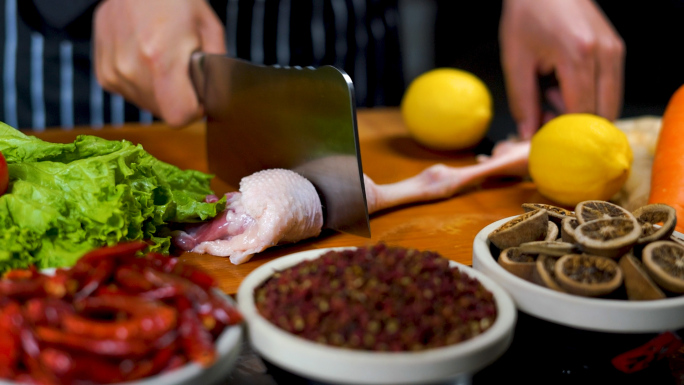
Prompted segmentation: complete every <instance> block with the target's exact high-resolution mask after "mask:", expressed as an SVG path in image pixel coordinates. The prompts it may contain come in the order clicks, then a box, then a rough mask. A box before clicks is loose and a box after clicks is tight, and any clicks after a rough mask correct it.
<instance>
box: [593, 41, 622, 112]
mask: <svg viewBox="0 0 684 385" xmlns="http://www.w3.org/2000/svg"><path fill="white" fill-rule="evenodd" d="M623 77H624V43H623V42H622V40H621V39H620V38H617V39H616V40H611V41H610V42H608V43H606V46H605V47H604V49H602V50H601V53H600V55H599V58H598V78H597V90H596V97H597V106H596V108H597V113H598V114H599V115H601V116H603V117H605V118H606V119H609V120H615V119H617V118H618V116H619V115H620V108H621V106H622V98H623V88H622V87H623Z"/></svg>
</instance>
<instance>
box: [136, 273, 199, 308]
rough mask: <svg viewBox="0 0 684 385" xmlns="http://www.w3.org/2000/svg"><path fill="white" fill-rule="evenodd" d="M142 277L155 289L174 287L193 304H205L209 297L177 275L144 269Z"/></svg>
mask: <svg viewBox="0 0 684 385" xmlns="http://www.w3.org/2000/svg"><path fill="white" fill-rule="evenodd" d="M143 275H144V276H145V279H147V280H148V281H149V282H150V283H152V284H153V285H154V286H156V287H165V286H174V287H175V288H176V289H177V290H178V292H179V293H180V294H181V295H184V296H186V297H187V298H188V300H190V302H191V303H194V304H198V305H199V304H205V303H207V301H208V300H209V295H208V294H207V292H206V291H205V290H203V289H202V288H201V287H199V286H197V285H196V284H194V283H192V282H190V281H188V280H187V279H185V278H182V277H179V276H177V275H173V274H169V273H164V272H161V271H157V270H154V269H151V268H145V269H144V270H143Z"/></svg>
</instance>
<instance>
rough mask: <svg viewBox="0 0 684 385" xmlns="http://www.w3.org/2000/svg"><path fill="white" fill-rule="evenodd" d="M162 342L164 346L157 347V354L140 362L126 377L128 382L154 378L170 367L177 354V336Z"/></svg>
mask: <svg viewBox="0 0 684 385" xmlns="http://www.w3.org/2000/svg"><path fill="white" fill-rule="evenodd" d="M160 340H164V341H162V342H161V344H162V345H163V346H157V349H158V350H157V352H156V353H155V354H154V355H153V356H152V357H151V358H149V359H146V360H142V361H139V362H138V363H137V365H136V366H135V367H134V368H133V370H132V371H131V372H130V373H129V374H127V375H126V381H132V380H137V379H140V378H143V377H148V376H152V375H154V374H157V373H159V372H161V371H162V370H164V368H166V367H167V366H168V365H169V362H170V361H171V358H173V356H174V355H175V354H176V351H177V350H178V345H177V344H176V335H175V333H174V335H173V336H169V338H166V339H165V338H164V337H162V338H161V339H160Z"/></svg>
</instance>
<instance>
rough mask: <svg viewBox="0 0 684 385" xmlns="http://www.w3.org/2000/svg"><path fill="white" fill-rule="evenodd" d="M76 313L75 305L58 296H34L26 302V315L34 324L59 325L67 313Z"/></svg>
mask: <svg viewBox="0 0 684 385" xmlns="http://www.w3.org/2000/svg"><path fill="white" fill-rule="evenodd" d="M71 313H74V307H73V306H72V305H71V304H69V303H68V302H66V301H63V300H61V299H57V298H33V299H30V300H28V301H26V303H25V304H24V316H25V317H26V320H27V321H28V322H29V323H31V324H32V325H44V326H45V325H47V326H59V325H60V324H61V319H62V317H64V315H65V314H71Z"/></svg>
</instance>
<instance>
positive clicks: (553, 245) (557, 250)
mask: <svg viewBox="0 0 684 385" xmlns="http://www.w3.org/2000/svg"><path fill="white" fill-rule="evenodd" d="M518 248H519V249H520V251H521V252H523V253H526V254H545V255H551V256H553V257H562V256H564V255H566V254H574V253H577V252H579V251H580V250H579V248H578V247H577V245H575V244H574V243H568V242H557V241H535V242H525V243H521V244H520V246H518Z"/></svg>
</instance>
